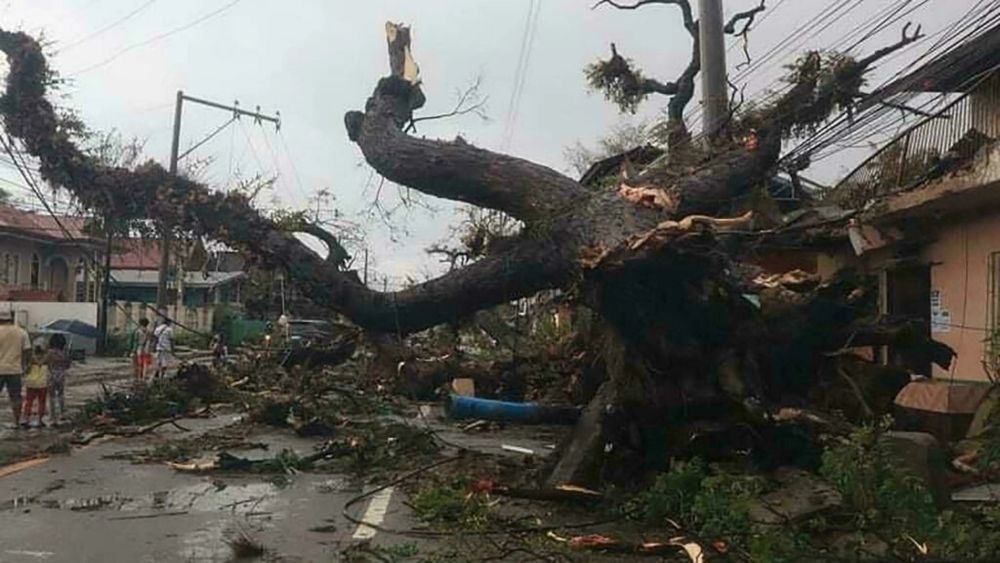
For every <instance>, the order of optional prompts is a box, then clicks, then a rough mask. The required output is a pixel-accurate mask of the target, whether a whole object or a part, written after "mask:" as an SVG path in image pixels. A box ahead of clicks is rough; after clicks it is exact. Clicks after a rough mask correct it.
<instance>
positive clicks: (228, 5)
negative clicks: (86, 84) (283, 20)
mask: <svg viewBox="0 0 1000 563" xmlns="http://www.w3.org/2000/svg"><path fill="white" fill-rule="evenodd" d="M242 1H243V0H230V2H228V3H226V4H224V5H222V6H220V7H219V8H216V9H215V10H212V11H211V12H208V13H207V14H204V15H202V16H199V17H198V18H195V19H194V20H192V21H190V22H188V23H186V24H183V25H180V26H178V27H175V28H173V29H170V30H168V31H165V32H163V33H159V34H157V35H154V36H152V37H150V38H148V39H145V40H143V41H139V42H138V43H133V44H131V45H128V46H126V47H124V48H122V49H119V50H118V51H116V52H115V53H113V54H112V55H111V56H109V57H107V58H106V59H103V60H101V61H100V62H97V63H95V64H92V65H90V66H87V67H84V68H82V69H80V70H78V71H76V72H73V73H71V74H70V75H69V76H71V77H73V76H79V75H81V74H84V73H87V72H90V71H92V70H96V69H98V68H101V67H103V66H106V65H108V64H110V63H112V62H114V61H115V60H117V59H118V58H119V57H121V56H122V55H124V54H126V53H128V52H130V51H134V50H135V49H139V48H142V47H145V46H147V45H151V44H153V43H156V42H157V41H162V40H164V39H167V38H168V37H171V36H173V35H176V34H178V33H181V32H183V31H187V30H189V29H191V28H192V27H195V26H197V25H199V24H201V23H203V22H205V21H207V20H209V19H211V18H214V17H215V16H217V15H219V14H221V13H223V12H225V11H227V10H229V9H231V8H233V7H234V6H236V5H237V4H239V3H240V2H242Z"/></svg>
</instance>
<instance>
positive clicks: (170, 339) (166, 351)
mask: <svg viewBox="0 0 1000 563" xmlns="http://www.w3.org/2000/svg"><path fill="white" fill-rule="evenodd" d="M172 325H173V323H172V322H171V321H170V319H168V318H166V317H164V318H163V323H162V324H161V325H160V326H158V327H156V330H154V331H153V340H154V341H155V343H156V344H155V346H156V376H155V377H157V378H160V377H163V376H164V375H165V374H166V373H167V366H168V365H170V356H171V355H172V354H173V353H174V328H173V326H172Z"/></svg>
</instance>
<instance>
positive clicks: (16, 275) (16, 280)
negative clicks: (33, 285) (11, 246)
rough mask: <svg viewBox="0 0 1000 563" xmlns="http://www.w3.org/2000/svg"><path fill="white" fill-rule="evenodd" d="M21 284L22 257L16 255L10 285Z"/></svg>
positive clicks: (11, 270)
mask: <svg viewBox="0 0 1000 563" xmlns="http://www.w3.org/2000/svg"><path fill="white" fill-rule="evenodd" d="M20 284H21V255H20V254H15V255H14V258H13V260H12V265H11V269H10V285H20Z"/></svg>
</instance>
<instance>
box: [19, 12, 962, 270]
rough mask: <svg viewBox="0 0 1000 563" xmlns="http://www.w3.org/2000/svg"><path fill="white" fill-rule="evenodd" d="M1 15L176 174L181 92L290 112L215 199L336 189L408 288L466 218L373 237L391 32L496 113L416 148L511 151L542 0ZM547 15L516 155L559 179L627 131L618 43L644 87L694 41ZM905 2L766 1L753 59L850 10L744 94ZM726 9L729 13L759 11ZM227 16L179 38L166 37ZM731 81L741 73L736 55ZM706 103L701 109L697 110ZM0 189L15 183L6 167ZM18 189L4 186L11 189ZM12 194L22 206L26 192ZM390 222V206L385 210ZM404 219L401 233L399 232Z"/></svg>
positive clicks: (881, 40) (890, 65)
mask: <svg viewBox="0 0 1000 563" xmlns="http://www.w3.org/2000/svg"><path fill="white" fill-rule="evenodd" d="M233 1H234V0H6V1H4V2H3V3H2V4H0V21H2V22H3V25H4V26H5V27H8V28H20V29H24V30H26V31H29V32H41V33H44V34H45V36H46V37H47V38H48V39H49V40H50V41H52V42H53V49H54V50H56V51H58V53H57V54H56V55H55V56H54V58H53V59H52V61H51V63H52V65H53V66H54V67H55V68H56V69H57V70H58V71H59V72H60V73H62V74H63V75H64V76H66V77H70V78H72V79H73V82H72V84H71V85H70V86H69V87H68V88H66V89H65V91H64V93H65V94H68V98H66V99H64V100H63V101H62V102H63V103H64V104H66V105H69V106H72V107H74V108H76V109H78V110H79V111H80V112H81V114H82V116H83V118H84V120H85V121H86V122H87V123H88V124H89V125H90V126H92V127H94V128H97V129H102V130H107V129H112V128H115V129H118V130H119V131H121V132H122V134H124V135H125V136H129V137H130V136H138V137H140V138H143V139H146V140H147V145H146V150H147V153H148V155H149V156H150V157H152V158H155V159H157V160H160V161H161V162H166V160H167V157H168V154H169V141H170V130H171V120H172V113H173V100H174V95H175V92H176V91H177V90H178V89H183V90H184V91H185V92H186V93H188V94H190V95H194V96H198V97H204V98H209V99H213V100H218V101H221V102H227V103H228V102H231V101H233V100H234V99H239V101H240V102H241V105H242V106H243V107H253V106H256V105H260V106H261V108H262V110H263V111H265V112H270V111H274V110H280V112H281V116H282V119H283V125H282V130H281V133H280V134H275V132H274V131H273V129H270V128H261V127H258V126H255V125H253V124H252V123H249V122H244V123H243V124H242V125H240V126H237V127H231V128H230V129H228V130H226V131H225V132H223V133H222V134H220V135H218V136H217V137H216V138H215V139H214V140H213V141H212V142H209V143H207V144H206V145H205V146H203V147H201V148H199V149H198V151H197V154H198V155H200V156H206V157H207V156H211V157H214V158H215V159H216V160H215V164H214V165H213V166H212V167H211V169H210V170H209V171H208V175H207V178H206V179H207V180H208V181H209V182H210V183H211V184H213V185H214V186H217V187H220V188H221V187H224V186H225V185H226V184H227V182H231V177H232V175H233V174H234V173H235V172H236V171H240V172H242V173H243V174H244V175H250V174H253V173H255V172H263V173H277V174H278V175H279V180H278V183H277V186H276V190H275V197H277V199H278V200H280V202H281V203H282V204H283V205H286V206H291V207H296V208H299V207H302V206H305V205H307V204H308V201H309V198H310V196H311V195H312V194H313V193H315V191H316V190H318V189H321V188H324V187H325V188H329V189H331V190H332V191H333V193H334V194H335V196H336V198H337V201H336V206H337V207H338V208H339V209H340V210H341V211H342V212H343V213H344V214H345V215H346V216H347V217H349V218H351V219H355V220H359V221H362V224H363V226H364V228H366V229H367V230H368V232H369V238H370V246H371V248H372V256H373V258H374V259H375V263H376V265H377V268H378V269H379V270H381V271H383V272H387V273H389V274H391V275H392V276H394V279H395V280H400V279H401V277H402V276H404V275H407V274H410V275H415V276H418V277H419V276H421V275H422V274H424V273H426V272H428V271H431V270H433V269H435V268H436V266H435V265H434V263H433V260H432V259H430V258H429V257H427V256H426V255H425V254H424V252H423V249H424V248H425V247H426V246H427V245H428V244H430V243H432V242H435V241H438V240H441V239H442V238H443V237H445V236H446V235H447V234H448V225H449V224H451V223H452V222H453V213H454V211H453V207H452V206H451V205H449V204H447V203H445V202H440V201H432V202H431V203H432V204H433V205H434V206H435V207H436V208H437V209H438V210H437V212H436V213H428V212H425V211H420V210H418V211H414V212H411V213H410V214H409V216H408V217H406V218H405V221H403V224H404V226H405V227H406V228H407V230H408V231H409V236H405V237H402V238H400V239H399V240H398V241H393V240H391V238H390V236H389V233H388V231H387V230H386V229H385V228H383V227H381V225H380V223H379V222H378V221H370V222H364V219H363V218H358V217H357V215H358V213H359V212H361V211H363V210H364V209H366V208H367V207H368V205H369V203H370V201H371V199H372V197H373V195H374V191H373V190H372V189H371V188H369V189H368V190H367V191H366V190H365V185H366V182H367V181H368V180H369V174H370V173H369V171H368V170H367V169H366V168H365V167H364V166H363V165H362V159H361V155H360V152H359V151H358V150H357V148H356V147H355V146H354V145H353V144H352V143H350V142H349V141H348V139H347V136H346V134H345V132H344V127H343V124H342V117H343V115H344V112H345V111H348V110H351V109H359V108H361V107H362V106H363V104H364V101H365V99H366V97H367V96H368V95H369V93H370V92H371V90H372V88H373V86H374V84H375V82H376V80H377V79H378V78H379V77H380V76H382V75H383V74H384V73H385V71H386V69H387V62H386V54H385V38H384V23H385V21H386V20H392V21H399V22H405V23H407V24H410V25H412V26H413V30H414V45H413V51H414V56H415V57H416V59H417V62H418V63H419V64H420V66H421V73H422V77H423V80H424V83H425V92H426V94H427V98H428V104H427V107H426V111H427V112H428V113H436V112H437V111H440V110H447V109H448V108H449V107H450V105H451V104H452V103H453V101H454V99H455V91H456V90H458V89H462V88H463V87H464V86H466V85H467V84H468V83H469V82H470V81H472V80H473V79H474V78H475V77H477V76H481V77H482V79H483V90H484V92H485V94H486V95H488V97H489V101H488V106H487V112H488V114H489V115H490V117H491V118H492V119H491V120H490V121H488V122H483V121H481V120H480V119H478V118H476V117H474V116H464V117H460V118H456V119H453V120H448V121H442V122H433V123H426V124H422V125H424V126H423V127H421V130H420V133H421V134H423V135H427V136H437V137H447V138H451V137H453V136H454V135H456V134H459V133H460V134H461V135H462V136H463V137H465V138H466V139H467V140H469V141H470V142H472V143H474V144H477V145H479V146H484V147H487V148H493V149H498V148H499V147H500V145H501V142H502V136H503V129H504V123H505V120H506V119H507V117H508V116H507V113H506V112H507V108H508V102H509V99H510V97H511V91H512V85H513V81H514V76H515V70H516V68H517V62H518V55H519V52H520V47H521V40H522V36H523V35H524V29H525V23H526V19H527V18H526V15H527V13H528V7H529V0H423V1H416V0H364V1H360V2H359V1H352V2H348V1H345V0H284V1H277V0H237V1H236V2H235V3H233ZM538 1H539V2H541V8H540V12H539V15H538V24H537V29H536V33H535V34H534V41H533V42H532V44H531V45H532V50H531V57H530V60H529V62H528V66H527V71H526V73H525V83H524V87H523V96H522V98H521V102H520V105H519V107H518V111H517V113H516V125H515V128H514V130H513V136H512V139H511V143H510V147H509V152H512V153H514V154H516V155H519V156H523V157H526V158H530V159H532V160H535V161H538V162H541V163H544V164H547V165H549V166H552V167H554V168H557V169H560V170H567V169H568V166H567V164H566V162H565V160H564V157H563V151H564V149H565V148H566V147H567V146H569V145H572V144H573V143H574V142H576V141H582V142H584V143H587V144H589V143H592V142H593V141H594V140H595V139H597V138H598V137H599V136H600V135H601V134H602V132H604V131H606V130H607V129H608V128H609V127H611V126H612V125H614V124H615V123H617V122H619V121H620V120H621V119H622V117H621V116H620V115H619V114H618V113H617V111H616V110H615V108H613V107H612V106H611V105H610V104H608V103H607V102H605V101H604V100H603V98H602V97H601V96H599V95H596V94H591V93H588V92H587V91H586V88H585V86H584V80H583V73H582V68H583V67H584V66H585V65H586V64H587V63H589V62H592V61H593V60H595V59H596V58H598V57H606V56H607V54H608V43H609V42H615V43H616V44H617V45H618V46H619V49H620V50H621V51H622V52H623V53H624V54H625V55H627V56H628V57H630V58H632V59H634V60H635V61H636V63H637V64H638V65H639V66H640V67H641V68H642V69H644V71H645V72H646V73H647V74H649V75H652V76H656V77H659V78H661V79H664V80H672V79H673V78H674V77H676V76H677V75H678V74H679V73H680V71H681V70H682V69H683V68H684V66H685V65H686V64H687V60H688V56H689V53H690V38H689V37H688V35H687V34H686V33H685V32H684V31H683V28H682V27H681V24H680V19H679V14H678V10H677V9H676V7H674V6H651V7H647V8H644V9H642V10H637V11H617V10H614V9H610V8H607V7H604V8H601V9H597V10H592V9H591V4H592V3H593V1H592V0H538ZM897 1H898V0H850V1H849V2H848V1H844V0H838V1H837V2H832V1H831V0H768V2H767V4H768V7H769V10H768V11H767V12H765V14H766V16H765V17H764V19H763V21H761V22H760V23H759V24H758V26H757V28H756V29H755V30H754V31H753V32H752V33H751V36H750V43H749V50H750V52H751V55H754V56H760V55H761V54H763V53H766V52H767V51H768V50H769V49H771V48H772V47H773V46H775V45H776V44H778V43H779V42H781V41H782V40H785V39H787V38H788V37H790V36H792V34H793V33H794V32H795V30H796V29H799V27H800V26H801V25H802V24H803V23H805V22H807V21H808V20H809V19H810V18H812V17H814V16H816V15H817V14H818V13H820V12H821V11H822V10H824V9H825V8H828V7H830V6H831V5H833V4H840V3H843V7H842V9H841V10H840V12H839V13H838V15H840V16H841V17H837V18H832V17H831V18H830V20H831V23H830V25H828V26H825V27H824V28H823V29H822V30H819V29H817V31H819V32H818V33H813V34H809V35H808V36H803V37H802V38H801V39H798V40H796V41H793V42H791V44H790V45H789V47H790V49H788V50H787V54H786V56H785V58H782V59H780V60H775V61H772V62H771V63H770V64H768V65H766V66H765V67H764V68H762V69H761V70H760V71H758V72H755V73H753V74H751V75H750V76H749V77H748V78H747V79H746V80H744V81H743V82H746V83H747V84H748V89H747V92H748V93H753V92H755V91H759V90H762V89H765V88H766V87H767V86H768V85H769V84H771V83H772V82H773V81H774V80H775V79H776V78H778V77H779V76H780V73H781V65H782V64H784V63H787V62H790V60H791V57H794V56H795V55H797V54H800V53H801V52H803V51H804V50H805V49H807V48H823V47H829V46H832V45H836V44H837V42H838V41H839V40H840V39H842V38H843V37H844V36H845V34H847V33H850V32H852V31H853V30H855V29H857V28H858V27H859V26H860V25H862V24H864V23H865V22H867V21H871V18H872V17H873V16H874V15H875V14H877V13H879V11H880V10H882V9H884V8H886V7H888V6H890V5H892V4H895V3H896V2H897ZM756 3H757V2H756V0H727V1H726V2H725V9H726V12H727V14H729V13H732V12H735V11H740V10H744V9H747V8H748V7H751V6H753V5H756ZM974 3H975V0H912V1H911V2H910V4H909V5H908V6H907V9H914V11H913V13H912V14H911V15H910V16H909V17H908V18H906V19H911V20H913V21H914V22H917V23H921V24H923V25H924V30H925V31H926V32H928V33H934V32H935V31H938V30H941V29H943V28H944V27H945V26H947V25H948V24H950V23H952V22H953V21H955V20H956V19H958V18H960V17H961V16H962V14H963V13H964V12H965V11H967V10H968V9H969V8H970V7H971V6H972V5H973V4H974ZM229 4H232V5H231V6H229V7H228V8H226V9H224V10H223V11H221V12H219V13H218V14H216V15H214V16H212V17H210V18H208V19H205V20H204V21H201V22H200V23H197V24H196V25H192V26H191V27H189V28H187V29H183V30H181V31H178V32H176V33H173V34H170V35H164V34H166V33H167V32H170V31H171V30H175V29H177V28H180V27H183V26H186V25H188V24H191V23H193V22H196V21H197V20H198V19H199V18H202V17H203V16H205V15H208V14H211V13H212V12H214V11H217V10H219V9H220V8H224V7H226V6H227V5H229ZM901 28H902V23H901V22H900V23H899V24H896V25H893V26H890V27H889V28H888V29H886V30H885V31H883V32H882V33H879V34H877V35H875V36H874V37H872V38H871V39H869V40H868V41H866V42H865V43H864V44H862V45H861V46H860V47H859V49H858V50H857V52H858V53H867V52H870V51H871V50H873V49H875V48H878V47H880V46H884V45H885V44H888V43H889V42H892V41H894V40H896V39H897V38H898V36H899V32H900V29H901ZM920 51H921V47H920V44H919V43H918V44H917V45H916V46H915V47H913V48H911V49H910V50H908V51H907V52H905V53H903V54H902V55H901V56H899V57H896V58H894V59H892V60H890V61H887V62H886V63H885V64H883V65H881V66H880V68H878V69H876V71H875V72H874V73H873V75H872V82H875V83H878V82H879V81H880V80H882V79H884V78H885V77H888V76H891V75H892V73H893V72H894V71H895V70H896V69H898V68H900V66H901V65H903V64H906V63H907V62H908V61H909V60H910V59H911V58H912V57H913V56H915V55H917V54H919V52H920ZM729 55H730V58H729V61H728V64H729V67H730V69H731V71H734V70H735V66H736V65H737V64H738V63H739V62H740V61H741V60H742V55H741V53H740V49H738V48H735V49H732V50H730V52H729ZM665 103H666V100H665V99H651V100H649V101H647V102H646V103H645V104H644V106H643V107H642V109H641V111H640V112H639V118H642V117H652V116H655V115H657V113H658V112H659V111H660V109H661V108H662V107H664V106H665ZM696 105H697V102H694V103H693V104H692V107H694V106H696ZM226 119H227V115H225V114H224V113H222V112H219V111H215V110H208V109H203V108H196V107H194V106H189V109H187V110H186V113H185V117H184V122H183V124H184V127H183V135H182V147H186V146H189V145H190V144H192V143H193V142H195V141H196V140H198V139H199V138H201V137H202V136H204V135H205V134H207V133H209V132H210V131H212V130H213V129H214V128H215V127H217V126H218V125H220V124H222V123H223V122H224V121H225V120H226ZM863 152H864V150H857V149H856V150H854V151H852V153H851V154H848V155H844V156H843V157H838V158H832V159H828V160H827V161H824V162H823V163H821V164H820V165H818V166H817V167H815V168H816V169H815V170H811V171H810V172H811V173H813V175H814V176H816V177H817V178H818V179H820V180H822V181H832V180H834V179H835V178H836V177H837V176H838V175H841V174H843V173H844V172H845V171H846V170H847V169H849V167H850V166H851V165H852V164H853V163H856V162H857V160H858V158H860V155H861V153H863ZM0 175H2V177H4V178H7V179H10V180H17V177H16V175H15V174H14V173H13V171H11V170H9V169H7V168H6V166H0ZM8 187H9V186H8ZM14 191H15V194H16V195H17V196H19V197H27V196H26V195H25V194H24V193H22V192H20V191H19V190H17V189H16V188H15V189H14ZM383 199H384V200H385V206H386V207H393V206H394V205H395V201H396V195H395V192H394V191H393V190H388V191H387V192H386V193H384V194H383ZM400 219H403V218H402V217H400Z"/></svg>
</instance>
